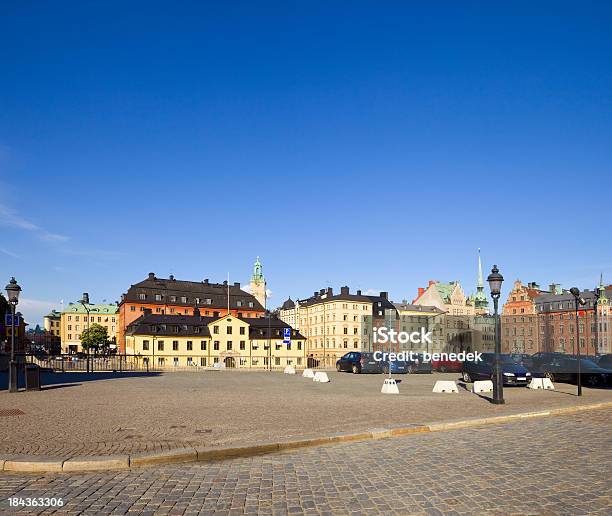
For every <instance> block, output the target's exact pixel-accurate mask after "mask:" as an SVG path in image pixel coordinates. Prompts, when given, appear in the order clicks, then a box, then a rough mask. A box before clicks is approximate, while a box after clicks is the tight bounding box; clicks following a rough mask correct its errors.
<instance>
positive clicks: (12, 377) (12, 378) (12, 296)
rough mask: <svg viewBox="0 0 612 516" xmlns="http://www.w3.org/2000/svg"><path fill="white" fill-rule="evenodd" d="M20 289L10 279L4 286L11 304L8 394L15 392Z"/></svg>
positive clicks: (13, 279) (13, 280) (15, 282)
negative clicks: (16, 330) (17, 308)
mask: <svg viewBox="0 0 612 516" xmlns="http://www.w3.org/2000/svg"><path fill="white" fill-rule="evenodd" d="M20 292H21V287H20V286H19V285H18V284H17V281H15V278H11V281H9V284H8V285H7V286H6V297H7V299H8V302H9V303H10V304H11V361H10V363H9V392H17V362H16V361H15V308H16V307H17V303H19V293H20Z"/></svg>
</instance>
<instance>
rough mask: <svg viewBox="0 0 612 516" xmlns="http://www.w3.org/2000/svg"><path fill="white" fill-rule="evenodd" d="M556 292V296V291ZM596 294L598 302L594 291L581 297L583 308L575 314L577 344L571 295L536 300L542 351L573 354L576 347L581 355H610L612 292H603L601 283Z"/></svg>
mask: <svg viewBox="0 0 612 516" xmlns="http://www.w3.org/2000/svg"><path fill="white" fill-rule="evenodd" d="M555 291H556V292H558V291H559V289H555ZM598 291H599V293H600V297H599V300H598V302H596V295H595V292H594V291H590V290H585V291H583V292H581V294H580V295H581V297H582V298H584V299H585V301H586V305H584V306H580V307H579V312H578V313H579V317H578V330H579V334H580V338H579V342H577V340H576V312H575V310H576V309H575V301H574V296H573V295H572V294H571V293H569V292H568V291H562V293H554V294H545V295H542V296H538V297H537V298H536V299H535V305H536V312H537V315H538V325H539V339H540V342H541V348H542V349H541V351H558V352H561V353H568V354H575V353H577V347H578V345H579V346H580V353H581V354H584V355H594V354H597V353H601V354H604V353H610V352H611V349H612V315H611V312H610V298H611V297H612V291H610V290H606V289H605V288H604V287H603V285H602V284H601V283H600V286H599V287H598ZM596 307H597V308H596Z"/></svg>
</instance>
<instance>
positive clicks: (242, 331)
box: [240, 326, 245, 335]
mask: <svg viewBox="0 0 612 516" xmlns="http://www.w3.org/2000/svg"><path fill="white" fill-rule="evenodd" d="M244 330H245V328H244V326H241V327H240V335H244Z"/></svg>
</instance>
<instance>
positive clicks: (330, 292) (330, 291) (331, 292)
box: [327, 287, 334, 297]
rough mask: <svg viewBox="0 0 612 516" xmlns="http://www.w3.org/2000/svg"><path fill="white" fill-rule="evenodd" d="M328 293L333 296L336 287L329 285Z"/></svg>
mask: <svg viewBox="0 0 612 516" xmlns="http://www.w3.org/2000/svg"><path fill="white" fill-rule="evenodd" d="M327 295H328V297H329V296H333V295H334V289H333V288H331V287H327Z"/></svg>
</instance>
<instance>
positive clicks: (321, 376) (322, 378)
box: [312, 371, 329, 383]
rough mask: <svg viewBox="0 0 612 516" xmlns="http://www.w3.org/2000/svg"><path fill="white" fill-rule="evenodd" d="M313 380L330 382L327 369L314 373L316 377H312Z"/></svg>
mask: <svg viewBox="0 0 612 516" xmlns="http://www.w3.org/2000/svg"><path fill="white" fill-rule="evenodd" d="M312 381H313V382H321V383H328V382H329V377H328V376H327V373H326V372H325V371H317V372H316V373H315V375H314V377H313V378H312Z"/></svg>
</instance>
